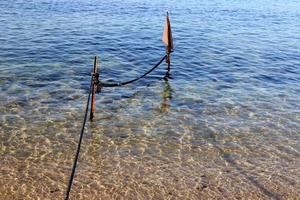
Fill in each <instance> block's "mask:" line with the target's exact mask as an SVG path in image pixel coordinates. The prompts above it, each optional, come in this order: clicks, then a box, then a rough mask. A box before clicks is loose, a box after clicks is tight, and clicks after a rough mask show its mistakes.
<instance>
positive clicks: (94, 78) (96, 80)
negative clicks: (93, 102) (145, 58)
mask: <svg viewBox="0 0 300 200" xmlns="http://www.w3.org/2000/svg"><path fill="white" fill-rule="evenodd" d="M166 57H167V55H165V56H164V57H162V58H161V60H160V61H159V62H158V63H157V64H156V65H154V67H152V68H151V69H150V70H149V71H147V72H146V73H144V74H143V75H142V76H139V77H138V78H135V79H132V80H130V81H126V82H121V83H101V82H100V81H99V74H98V73H97V69H96V65H97V58H96V57H95V63H94V70H93V73H92V77H91V83H90V88H89V95H88V100H87V104H86V109H85V114H84V119H83V123H82V128H81V132H80V137H79V141H78V145H77V150H76V154H75V157H74V161H73V166H72V172H71V175H70V179H69V182H68V187H67V191H66V194H65V200H68V199H69V196H70V192H71V188H72V184H73V180H74V176H75V171H76V167H77V162H78V159H79V153H80V147H81V143H82V138H83V133H84V127H85V124H86V120H87V116H88V110H89V104H90V99H91V93H92V92H94V90H95V85H97V90H98V91H99V90H101V88H102V87H118V86H123V85H127V84H130V83H133V82H135V81H138V80H140V79H142V78H144V77H145V76H147V75H148V74H149V73H151V72H152V71H153V70H155V69H156V68H157V67H158V66H159V65H160V64H161V63H162V62H163V61H164V60H165V59H166Z"/></svg>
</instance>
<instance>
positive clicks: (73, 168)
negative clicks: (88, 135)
mask: <svg viewBox="0 0 300 200" xmlns="http://www.w3.org/2000/svg"><path fill="white" fill-rule="evenodd" d="M92 85H93V76H92V79H91V84H90V89H89V96H88V100H87V104H86V109H85V114H84V120H83V123H82V128H81V133H80V137H79V141H78V145H77V150H76V154H75V158H74V161H73V167H72V172H71V176H70V179H69V183H68V188H67V191H66V196H65V200H68V199H69V195H70V191H71V187H72V184H73V179H74V176H75V171H76V167H77V161H78V158H79V152H80V147H81V142H82V138H83V133H84V127H85V124H86V119H87V115H88V110H89V104H90V99H91V92H92Z"/></svg>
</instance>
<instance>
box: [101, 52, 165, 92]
mask: <svg viewBox="0 0 300 200" xmlns="http://www.w3.org/2000/svg"><path fill="white" fill-rule="evenodd" d="M166 57H167V55H165V56H164V57H162V58H161V59H160V61H159V62H158V63H157V64H156V65H154V67H152V68H151V69H150V70H149V71H147V72H146V73H144V74H143V75H142V76H140V77H137V78H135V79H132V80H130V81H126V82H121V83H101V82H99V84H98V86H100V88H102V87H119V86H124V85H128V84H130V83H133V82H136V81H138V80H140V79H142V78H144V77H145V76H147V75H148V74H150V73H151V72H152V71H153V70H155V69H156V68H157V67H158V66H159V65H160V64H161V63H162V61H164V59H165V58H166Z"/></svg>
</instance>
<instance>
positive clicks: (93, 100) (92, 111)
mask: <svg viewBox="0 0 300 200" xmlns="http://www.w3.org/2000/svg"><path fill="white" fill-rule="evenodd" d="M97 64H98V58H97V56H95V59H94V67H93V71H92V76H93V85H92V99H91V110H90V120H91V121H93V118H94V111H95V96H96V92H97V85H96V82H95V74H96V73H97Z"/></svg>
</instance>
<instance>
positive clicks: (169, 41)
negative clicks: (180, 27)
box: [162, 13, 173, 52]
mask: <svg viewBox="0 0 300 200" xmlns="http://www.w3.org/2000/svg"><path fill="white" fill-rule="evenodd" d="M162 41H163V42H164V43H165V45H166V47H167V50H168V51H169V52H171V50H172V49H173V38H172V31H171V24H170V20H169V14H168V13H167V16H166V22H165V26H164V32H163V35H162Z"/></svg>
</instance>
